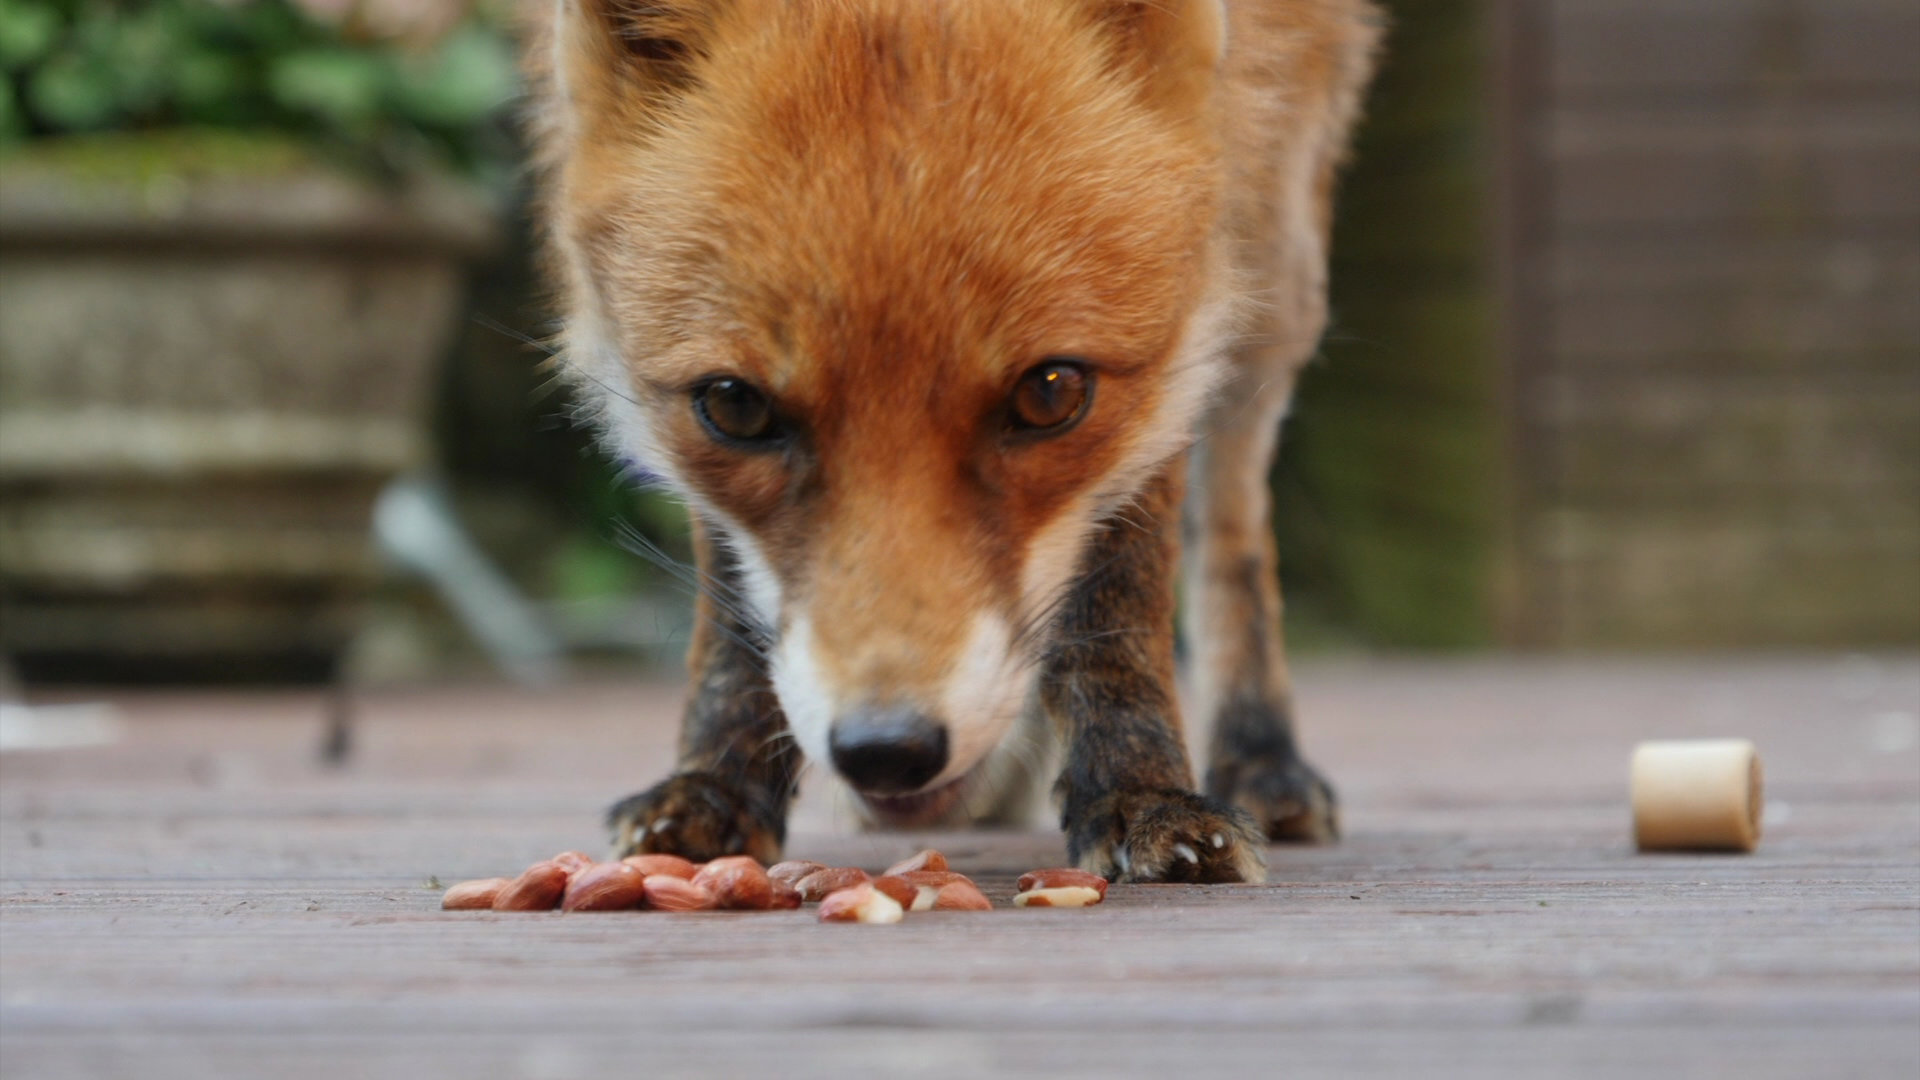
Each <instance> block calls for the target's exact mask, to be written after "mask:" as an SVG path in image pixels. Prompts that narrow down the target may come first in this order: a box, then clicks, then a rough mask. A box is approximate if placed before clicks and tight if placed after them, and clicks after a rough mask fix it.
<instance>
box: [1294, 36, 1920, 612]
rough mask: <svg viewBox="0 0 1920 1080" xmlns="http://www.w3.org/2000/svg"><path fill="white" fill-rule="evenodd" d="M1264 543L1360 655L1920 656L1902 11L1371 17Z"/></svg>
mask: <svg viewBox="0 0 1920 1080" xmlns="http://www.w3.org/2000/svg"><path fill="white" fill-rule="evenodd" d="M1389 6H1390V8H1391V10H1392V12H1393V14H1394V16H1395V21H1396V31H1395V33H1394V35H1393V37H1392V41H1391V44H1390V53H1389V57H1388V60H1387V66H1386V68H1385V71H1384V72H1383V76H1382V80H1381V83H1380V86H1379V91H1378V93H1377V95H1376V98H1375V102H1374V110H1373V116H1372V118H1371V120H1370V122H1369V123H1370V126H1369V128H1368V129H1367V131H1366V133H1365V134H1364V135H1363V137H1362V141H1361V146H1360V156H1359V158H1358V162H1357V165H1356V169H1355V172H1354V174H1353V176H1352V178H1351V180H1352V182H1351V184H1350V185H1349V188H1348V189H1347V194H1346V201H1345V204H1344V206H1343V208H1342V217H1341V226H1340V228H1341V232H1340V236H1339V238H1338V242H1337V246H1338V248H1339V253H1338V256H1337V259H1336V266H1335V282H1336V285H1335V288H1336V302H1337V311H1338V327H1337V328H1336V331H1335V334H1334V336H1333V337H1332V338H1331V339H1330V341H1329V344H1328V347H1327V353H1328V357H1329V362H1328V363H1327V364H1325V365H1323V366H1322V367H1321V368H1319V369H1317V370H1316V371H1315V372H1314V373H1313V375H1312V377H1311V378H1310V379H1309V381H1308V383H1307V385H1306V387H1305V390H1304V392H1303V395H1302V397H1303V400H1302V403H1301V406H1300V410H1299V416H1298V420H1297V422H1296V424H1295V426H1294V427H1293V428H1292V429H1291V430H1290V432H1289V447H1288V449H1289V453H1291V454H1293V455H1294V456H1295V457H1296V459H1297V461H1296V463H1290V464H1289V465H1287V466H1286V467H1285V468H1284V469H1283V471H1282V473H1281V475H1280V478H1279V484H1280V490H1281V493H1282V503H1281V517H1282V528H1283V533H1284V534H1285V535H1286V536H1287V542H1286V549H1287V553H1288V555H1289V556H1292V557H1293V559H1292V561H1293V563H1294V566H1293V569H1294V570H1295V571H1296V576H1297V577H1303V578H1304V579H1305V580H1306V591H1307V592H1309V593H1312V592H1315V591H1319V592H1322V593H1325V594H1329V595H1331V596H1333V597H1334V601H1333V603H1334V604H1335V605H1336V606H1337V607H1338V608H1339V609H1340V611H1341V614H1342V615H1343V616H1345V617H1348V618H1351V619H1352V620H1353V621H1355V622H1356V623H1357V624H1358V625H1360V626H1361V627H1363V628H1364V629H1365V630H1366V631H1367V632H1368V634H1369V635H1370V636H1371V637H1373V638H1375V639H1376V640H1381V641H1386V642H1391V643H1405V644H1426V645H1434V644H1440V645H1446V644H1469V643H1475V642H1482V641H1507V642H1513V643H1520V644H1528V645H1538V646H1547V647H1577V646H1600V647H1630V646H1717V645H1753V644H1782V645H1786V644H1845V643H1874V642H1913V641H1916V640H1920V3H1915V2H1913V0H1503V2H1500V3H1496V4H1492V5H1485V4H1473V3H1465V2H1461V0H1400V2H1397V3H1390V5H1389Z"/></svg>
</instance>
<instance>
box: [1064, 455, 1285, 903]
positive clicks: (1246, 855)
mask: <svg viewBox="0 0 1920 1080" xmlns="http://www.w3.org/2000/svg"><path fill="white" fill-rule="evenodd" d="M1180 468H1181V467H1180V466H1178V465H1176V466H1174V467H1172V468H1170V469H1169V470H1168V471H1167V472H1166V473H1165V474H1163V475H1162V476H1161V477H1160V478H1159V479H1158V480H1156V481H1155V482H1154V483H1153V484H1152V485H1150V486H1149V488H1148V489H1147V491H1146V492H1145V493H1143V494H1142V496H1141V498H1140V500H1139V502H1138V504H1137V505H1136V506H1134V507H1132V508H1129V509H1128V510H1127V511H1126V512H1125V514H1124V515H1123V516H1121V517H1119V518H1116V519H1115V520H1114V521H1112V522H1110V523H1108V524H1107V525H1106V526H1105V528H1104V529H1103V530H1102V531H1101V533H1100V534H1099V535H1097V536H1096V537H1095V538H1094V540H1093V542H1092V544H1091V545H1090V547H1089V550H1088V552H1087V554H1086V557H1085V558H1086V565H1087V566H1089V567H1091V568H1093V569H1092V570H1091V572H1090V573H1089V575H1088V576H1087V578H1086V579H1085V580H1083V581H1082V582H1081V583H1080V584H1079V585H1078V586H1077V588H1076V589H1075V591H1074V593H1073V595H1072V596H1071V597H1070V598H1069V600H1068V601H1067V603H1066V605H1065V607H1064V608H1063V610H1062V612H1061V615H1060V622H1059V625H1058V626H1057V628H1056V633H1057V634H1058V637H1059V640H1060V641H1061V643H1062V644H1061V645H1060V646H1059V647H1058V649H1057V651H1056V652H1055V653H1054V656H1053V658H1052V659H1051V660H1050V661H1049V663H1048V665H1047V667H1046V670H1045V671H1044V672H1043V673H1042V676H1041V680H1042V681H1041V691H1040V692H1041V703H1042V705H1043V707H1044V708H1045V709H1046V710H1047V713H1048V715H1049V716H1050V717H1052V719H1053V721H1054V723H1055V724H1056V725H1057V726H1058V727H1059V728H1060V730H1061V733H1062V738H1063V740H1064V742H1065V744H1066V747H1067V763H1066V767H1065V769H1064V770H1063V771H1062V773H1061V774H1060V778H1059V780H1058V782H1057V783H1056V784H1055V786H1054V791H1055V793H1056V795H1057V796H1058V797H1059V799H1060V802H1061V827H1062V828H1063V829H1064V830H1065V831H1066V834H1067V850H1068V852H1069V854H1070V855H1071V856H1072V858H1073V861H1074V862H1075V863H1076V864H1078V865H1079V866H1081V867H1083V868H1085V869H1087V870H1091V871H1093V872H1095V873H1099V874H1104V875H1106V876H1108V877H1110V878H1116V879H1119V880H1124V881H1260V880H1264V879H1265V877H1266V865H1265V862H1264V859H1263V853H1262V851H1261V836H1260V832H1259V829H1258V828H1257V827H1256V826H1255V824H1254V822H1253V820H1252V819H1251V818H1249V817H1248V816H1247V815H1246V814H1245V813H1244V812H1242V811H1239V810H1236V809H1234V808H1232V807H1230V806H1227V805H1224V804H1221V803H1218V802H1216V801H1214V800H1212V799H1208V798H1205V797H1203V796H1200V795H1197V794H1195V793H1194V790H1193V770H1192V767H1191V766H1190V765H1189V764H1188V761H1187V751H1186V746H1185V744H1184V743H1183V742H1182V741H1181V735H1180V713H1179V706H1178V703H1177V701H1176V699H1175V696H1174V685H1173V603H1174V600H1173V570H1174V565H1175V561H1176V558H1177V550H1176V548H1177V539H1176V538H1177V529H1178V521H1179V505H1180V482H1179V475H1180Z"/></svg>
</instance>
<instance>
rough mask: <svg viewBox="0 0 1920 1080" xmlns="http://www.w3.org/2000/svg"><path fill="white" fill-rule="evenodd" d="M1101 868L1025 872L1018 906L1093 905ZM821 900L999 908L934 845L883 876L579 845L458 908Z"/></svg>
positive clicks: (873, 909) (828, 904) (484, 886)
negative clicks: (601, 851)
mask: <svg viewBox="0 0 1920 1080" xmlns="http://www.w3.org/2000/svg"><path fill="white" fill-rule="evenodd" d="M1106 896H1107V881H1106V879H1105V878H1103V877H1101V876H1099V875H1098V874H1089V873H1087V872H1086V871H1084V870H1074V869H1071V868H1068V867H1059V868H1055V869H1049V870H1034V871H1031V872H1029V873H1027V874H1024V875H1022V876H1021V878H1020V881H1019V895H1017V896H1015V897H1014V898H1013V903H1014V906H1015V907H1087V906H1090V905H1093V904H1097V903H1099V902H1100V901H1102V900H1104V899H1106ZM815 902H818V903H819V905H820V921H821V922H857V923H897V922H899V921H900V920H901V919H902V918H904V917H905V915H906V913H907V912H909V911H991V910H992V909H993V902H992V901H990V900H988V899H987V897H986V894H985V893H982V892H981V891H980V889H979V887H978V886H976V885H974V883H973V882H972V880H971V879H969V878H968V877H967V876H966V875H965V874H961V873H957V872H955V871H954V870H952V869H949V868H948V866H947V857H946V856H945V855H942V854H940V853H939V852H937V851H934V850H933V849H931V848H929V849H927V850H926V851H922V852H921V853H919V854H918V855H915V856H913V857H912V858H910V859H907V860H905V861H903V862H898V863H895V864H894V865H892V866H889V867H887V868H886V870H884V871H882V872H881V873H880V874H879V875H877V876H876V875H872V874H869V873H867V872H866V871H865V870H861V869H859V868H858V867H852V866H824V865H822V864H820V863H816V862H806V861H804V860H794V861H791V862H783V863H780V864H778V865H776V866H773V867H770V868H769V867H762V866H761V865H760V864H759V863H758V862H757V861H755V860H754V859H753V858H752V857H751V856H748V855H734V856H730V857H728V858H724V859H715V860H713V861H712V862H709V863H702V864H696V863H692V862H688V861H687V860H686V859H683V858H681V857H679V856H678V855H629V856H627V857H626V858H624V859H621V860H620V861H619V862H599V861H597V860H595V859H594V858H593V856H591V855H587V854H584V853H582V852H578V851H563V852H561V853H560V854H558V855H555V856H554V857H553V858H551V859H543V860H542V861H540V862H537V863H534V864H533V865H532V866H529V867H527V869H526V870H525V871H524V872H522V873H521V875H520V876H519V877H517V878H486V879H484V880H481V881H463V882H461V883H460V884H458V885H455V886H454V887H453V888H451V889H448V890H447V892H446V895H445V896H444V897H442V898H441V901H440V906H441V907H442V908H444V909H446V910H448V911H473V910H490V911H552V910H553V909H555V908H558V909H560V910H561V911H640V910H653V911H775V910H790V909H793V908H797V907H799V906H800V905H802V904H809V903H815Z"/></svg>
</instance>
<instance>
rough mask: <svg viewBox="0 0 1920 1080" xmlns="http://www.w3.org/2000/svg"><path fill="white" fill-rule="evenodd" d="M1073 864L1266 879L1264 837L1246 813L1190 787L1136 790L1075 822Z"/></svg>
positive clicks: (1188, 878) (1137, 872) (1165, 875)
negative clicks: (1186, 789) (1187, 789)
mask: <svg viewBox="0 0 1920 1080" xmlns="http://www.w3.org/2000/svg"><path fill="white" fill-rule="evenodd" d="M1068 829H1069V832H1068V838H1067V842H1068V847H1069V849H1070V851H1071V853H1072V855H1073V857H1074V862H1075V863H1076V864H1077V865H1078V866H1079V867H1080V868H1081V869H1083V870H1088V871H1091V872H1093V873H1096V874H1100V875H1102V876H1104V877H1107V878H1111V879H1113V880H1115V881H1141V882H1226V881H1254V882H1257V881H1265V880H1266V879H1267V865H1266V859H1265V856H1264V853H1263V852H1262V850H1261V845H1262V843H1263V838H1262V837H1261V835H1260V830H1259V828H1258V827H1257V826H1256V825H1255V824H1254V822H1253V819H1252V818H1251V817H1249V816H1247V814H1246V813H1245V812H1244V811H1241V810H1237V809H1235V808H1233V807H1230V806H1224V805H1221V804H1220V803H1217V802H1215V801H1213V800H1212V799H1208V798H1206V797H1204V796H1201V795H1195V794H1193V793H1192V792H1190V791H1180V790H1177V789H1168V790H1164V791H1135V792H1126V793H1123V794H1119V795H1113V796H1109V797H1108V798H1105V799H1102V800H1100V801H1099V802H1098V803H1096V804H1094V805H1093V806H1092V807H1091V808H1090V809H1089V812H1088V813H1087V814H1085V815H1084V816H1083V817H1082V820H1080V821H1078V822H1069V823H1068Z"/></svg>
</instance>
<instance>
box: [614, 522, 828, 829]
mask: <svg viewBox="0 0 1920 1080" xmlns="http://www.w3.org/2000/svg"><path fill="white" fill-rule="evenodd" d="M694 544H695V548H696V550H697V552H698V556H699V566H700V573H701V577H702V579H703V580H704V581H706V582H707V583H708V585H707V587H706V588H703V589H702V590H701V591H700V595H699V597H698V599H697V600H696V601H695V605H694V629H693V643H692V646H691V647H690V648H689V650H688V652H687V669H688V671H689V672H690V673H691V674H692V677H693V687H692V690H691V691H690V693H689V695H688V698H687V708H686V714H685V716H684V718H683V719H682V721H681V727H680V761H679V765H678V767H677V768H676V770H675V772H674V775H672V776H670V777H668V778H667V779H665V780H663V781H661V782H660V783H658V784H655V785H654V786H653V787H651V788H648V789H647V790H646V791H643V792H641V793H639V794H637V795H632V796H629V797H627V798H625V799H622V800H621V801H620V802H618V803H616V804H615V805H614V807H613V808H612V809H611V810H609V811H608V812H607V824H608V827H609V828H610V829H611V830H612V832H613V847H614V852H615V854H617V855H631V854H638V853H642V852H666V853H670V854H674V855H682V856H685V857H686V858H689V859H692V860H694V861H696V862H703V861H705V860H708V859H714V858H718V857H720V856H722V855H740V854H745V855H751V856H753V857H754V858H756V859H758V860H760V861H761V862H762V863H768V864H771V863H774V862H777V861H779V858H780V848H781V845H782V844H784V843H785V842H786V835H787V808H788V807H789V806H790V805H791V804H792V802H793V796H794V791H795V787H796V781H797V777H798V773H799V765H800V752H799V750H798V749H797V748H796V747H795V746H794V745H793V741H792V739H791V738H789V737H788V735H787V720H786V717H785V715H784V714H782V713H781V711H780V704H779V701H778V699H776V698H775V697H774V693H773V688H772V686H771V685H769V683H768V682H767V673H766V660H765V659H764V658H763V657H762V656H761V654H760V650H759V646H758V644H757V643H756V642H755V641H754V638H753V633H754V631H753V630H752V629H751V628H750V627H749V626H748V625H747V623H746V620H745V619H743V618H742V617H741V616H740V614H739V613H738V610H737V609H736V608H735V607H734V605H735V603H737V600H736V599H735V598H737V597H738V596H740V594H741V590H740V585H739V580H738V579H739V575H738V571H737V568H736V567H735V565H734V562H733V558H732V556H731V555H730V554H728V553H727V551H726V548H725V545H723V544H721V543H719V542H717V541H716V540H715V539H714V538H713V537H712V536H711V535H710V534H709V533H708V532H707V531H706V530H705V529H704V528H702V527H701V526H700V523H699V522H698V521H697V520H696V521H695V522H694ZM714 592H717V593H718V595H717V596H716V595H711V594H712V593H714Z"/></svg>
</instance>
